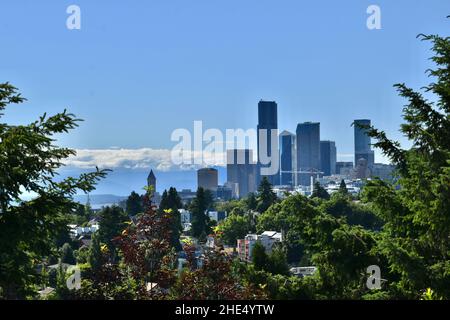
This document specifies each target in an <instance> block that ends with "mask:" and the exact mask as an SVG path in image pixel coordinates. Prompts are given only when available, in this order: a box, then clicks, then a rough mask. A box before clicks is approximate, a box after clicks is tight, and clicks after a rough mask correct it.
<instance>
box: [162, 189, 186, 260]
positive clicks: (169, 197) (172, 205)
mask: <svg viewBox="0 0 450 320" xmlns="http://www.w3.org/2000/svg"><path fill="white" fill-rule="evenodd" d="M182 207H183V204H182V202H181V198H180V196H179V195H178V192H177V189H175V188H172V187H171V188H170V189H169V191H167V190H164V192H163V195H162V197H161V203H160V204H159V213H160V214H163V213H164V212H165V213H166V214H168V215H169V216H170V220H171V221H170V226H171V240H170V243H171V245H172V247H173V248H174V249H175V250H176V251H180V250H181V244H180V235H181V232H182V231H183V228H182V226H181V215H180V212H179V211H178V210H179V209H181V208H182Z"/></svg>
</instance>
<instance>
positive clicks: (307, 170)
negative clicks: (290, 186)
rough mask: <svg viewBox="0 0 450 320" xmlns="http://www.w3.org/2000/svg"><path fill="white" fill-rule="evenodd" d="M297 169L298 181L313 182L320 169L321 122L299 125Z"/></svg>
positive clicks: (297, 132) (301, 182)
mask: <svg viewBox="0 0 450 320" xmlns="http://www.w3.org/2000/svg"><path fill="white" fill-rule="evenodd" d="M296 134H297V171H298V173H297V174H298V179H297V180H298V183H299V184H300V185H302V186H309V185H310V184H311V177H317V175H318V174H319V171H320V170H319V169H320V123H318V122H305V123H299V124H298V125H297V131H296Z"/></svg>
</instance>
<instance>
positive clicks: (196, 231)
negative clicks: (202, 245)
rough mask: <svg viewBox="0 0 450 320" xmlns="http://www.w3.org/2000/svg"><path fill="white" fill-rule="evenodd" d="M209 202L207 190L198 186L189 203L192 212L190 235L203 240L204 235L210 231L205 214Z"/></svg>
mask: <svg viewBox="0 0 450 320" xmlns="http://www.w3.org/2000/svg"><path fill="white" fill-rule="evenodd" d="M210 203H211V200H210V198H209V195H208V192H206V191H205V190H204V189H203V188H198V189H197V194H196V197H195V198H194V199H193V200H192V203H191V205H190V210H191V212H192V227H191V232H192V236H194V237H196V238H198V239H199V240H205V237H206V235H208V234H209V232H210V230H209V227H208V224H209V217H208V216H207V215H206V210H207V209H208V208H209V206H210Z"/></svg>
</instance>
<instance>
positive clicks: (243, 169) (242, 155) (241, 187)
mask: <svg viewBox="0 0 450 320" xmlns="http://www.w3.org/2000/svg"><path fill="white" fill-rule="evenodd" d="M256 168H257V165H256V163H254V162H253V152H252V150H248V149H232V150H227V181H228V182H227V184H228V185H235V186H236V189H237V190H235V193H236V195H237V197H238V198H242V197H245V196H246V195H248V194H249V193H250V192H255V191H256V173H257V170H256Z"/></svg>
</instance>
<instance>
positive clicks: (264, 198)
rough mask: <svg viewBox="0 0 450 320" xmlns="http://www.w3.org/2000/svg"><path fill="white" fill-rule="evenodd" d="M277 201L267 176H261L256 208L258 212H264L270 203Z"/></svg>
mask: <svg viewBox="0 0 450 320" xmlns="http://www.w3.org/2000/svg"><path fill="white" fill-rule="evenodd" d="M276 201H277V195H276V194H275V193H274V192H273V190H272V185H271V184H270V182H269V180H268V179H267V177H263V178H262V180H261V183H260V185H259V187H258V206H257V210H258V211H259V212H260V213H263V212H265V211H266V210H267V209H268V208H269V207H270V206H271V205H272V204H274V203H275V202H276Z"/></svg>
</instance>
